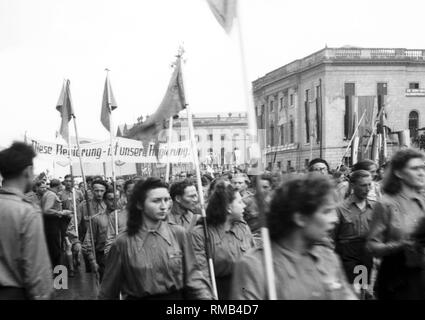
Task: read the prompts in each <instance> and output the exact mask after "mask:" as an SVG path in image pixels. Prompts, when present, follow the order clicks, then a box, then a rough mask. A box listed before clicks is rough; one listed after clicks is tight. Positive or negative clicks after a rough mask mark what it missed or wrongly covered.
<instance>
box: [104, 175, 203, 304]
mask: <svg viewBox="0 0 425 320" xmlns="http://www.w3.org/2000/svg"><path fill="white" fill-rule="evenodd" d="M170 206H171V198H170V194H169V192H168V186H167V184H165V183H164V182H162V181H161V180H160V179H157V178H148V179H146V180H145V181H139V182H137V183H136V185H135V186H134V189H133V193H132V194H131V197H130V199H129V202H128V203H127V210H128V220H127V230H126V231H125V232H123V233H122V234H120V235H119V236H118V238H117V240H116V241H115V242H114V243H113V244H112V247H111V249H110V252H109V254H108V258H107V263H106V270H105V275H104V280H103V282H102V285H101V288H100V293H99V298H100V299H118V298H119V295H120V293H121V294H122V297H123V298H124V299H128V300H134V299H136V300H139V299H140V300H169V299H173V300H180V299H186V298H187V299H211V290H210V287H209V284H208V282H207V280H206V279H205V278H204V277H203V276H202V273H201V271H200V269H199V266H198V264H197V263H196V258H195V253H194V251H193V247H192V244H191V242H190V239H189V237H188V234H187V233H186V232H185V230H184V228H183V227H181V226H179V225H177V224H175V223H173V222H169V221H165V218H166V216H167V214H169V211H170Z"/></svg>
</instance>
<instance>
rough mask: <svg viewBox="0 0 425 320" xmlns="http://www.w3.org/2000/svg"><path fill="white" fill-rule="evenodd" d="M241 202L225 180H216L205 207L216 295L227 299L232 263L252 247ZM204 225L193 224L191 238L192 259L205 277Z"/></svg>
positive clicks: (234, 190) (206, 270)
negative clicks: (196, 262)
mask: <svg viewBox="0 0 425 320" xmlns="http://www.w3.org/2000/svg"><path fill="white" fill-rule="evenodd" d="M244 208H245V204H244V203H243V202H242V198H241V195H240V194H239V192H238V191H237V190H236V189H234V188H233V187H232V186H231V185H230V184H229V183H228V182H224V181H222V182H219V183H217V184H216V186H215V188H214V192H213V193H212V195H211V197H210V200H209V202H208V207H207V212H206V214H207V225H208V228H207V231H208V235H209V240H210V241H209V250H210V253H211V257H212V260H213V262H214V271H215V280H216V284H217V291H218V298H219V299H220V300H226V299H229V292H230V282H231V277H232V271H233V265H234V263H235V261H236V260H237V259H239V258H240V257H241V256H242V255H244V254H245V253H246V252H247V251H248V250H249V249H250V248H252V247H253V246H254V239H253V237H252V234H251V231H250V229H249V227H248V225H247V224H246V222H245V221H244V220H243V210H244ZM203 228H204V227H203V226H202V225H199V226H196V227H195V228H194V230H193V231H192V239H193V244H194V248H195V252H196V258H197V261H198V263H199V264H200V265H201V269H202V271H203V272H204V275H205V277H207V278H209V272H208V262H207V257H206V254H205V237H204V229H203Z"/></svg>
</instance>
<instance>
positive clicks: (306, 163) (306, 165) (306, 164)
mask: <svg viewBox="0 0 425 320" xmlns="http://www.w3.org/2000/svg"><path fill="white" fill-rule="evenodd" d="M309 162H310V160H309V159H305V160H304V167H306V168H308V163H309Z"/></svg>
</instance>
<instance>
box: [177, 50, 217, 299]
mask: <svg viewBox="0 0 425 320" xmlns="http://www.w3.org/2000/svg"><path fill="white" fill-rule="evenodd" d="M182 55H183V47H181V48H180V50H179V57H180V58H182ZM181 68H182V71H181V74H182V79H183V87H184V88H185V87H186V86H185V78H184V72H183V63H182V64H181ZM186 97H187V94H186ZM186 101H188V100H187V99H186ZM186 112H187V121H188V127H189V137H190V145H191V149H192V150H191V151H192V157H193V162H194V165H195V171H196V182H197V186H198V193H199V202H200V205H201V216H202V222H203V226H204V228H203V229H204V238H205V254H206V256H207V261H208V270H209V273H210V278H211V286H212V290H213V295H214V298H215V299H218V292H217V284H216V281H215V272H214V263H213V260H212V257H211V253H210V246H209V244H210V239H209V234H208V229H207V215H206V211H205V202H204V193H203V189H202V181H201V171H200V169H199V159H198V152H197V150H198V149H197V147H196V141H195V132H194V128H193V121H192V113H191V112H190V106H189V104H186Z"/></svg>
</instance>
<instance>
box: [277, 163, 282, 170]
mask: <svg viewBox="0 0 425 320" xmlns="http://www.w3.org/2000/svg"><path fill="white" fill-rule="evenodd" d="M277 167H278V168H279V169H281V168H282V161H278V162H277Z"/></svg>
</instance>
